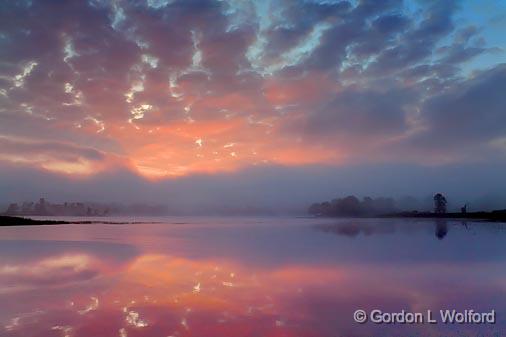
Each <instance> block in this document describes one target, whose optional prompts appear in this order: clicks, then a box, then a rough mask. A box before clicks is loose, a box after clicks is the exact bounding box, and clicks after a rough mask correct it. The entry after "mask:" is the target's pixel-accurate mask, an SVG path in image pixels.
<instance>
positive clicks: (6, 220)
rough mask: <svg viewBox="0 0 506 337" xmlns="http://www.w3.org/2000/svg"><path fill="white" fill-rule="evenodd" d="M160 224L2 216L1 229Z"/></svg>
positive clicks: (0, 218) (0, 217) (0, 219)
mask: <svg viewBox="0 0 506 337" xmlns="http://www.w3.org/2000/svg"><path fill="white" fill-rule="evenodd" d="M150 223H158V222H145V221H144V222H135V221H134V222H117V221H63V220H34V219H30V218H23V217H20V216H9V215H0V227H12V226H57V225H93V224H104V225H134V224H150Z"/></svg>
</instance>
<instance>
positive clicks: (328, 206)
mask: <svg viewBox="0 0 506 337" xmlns="http://www.w3.org/2000/svg"><path fill="white" fill-rule="evenodd" d="M308 212H309V214H311V215H318V216H329V217H334V216H373V215H380V214H388V213H394V212H396V207H395V201H394V199H392V198H383V197H381V198H375V199H373V198H370V197H364V198H363V199H362V200H359V199H358V198H357V197H355V196H353V195H350V196H347V197H344V198H337V199H333V200H331V201H325V202H322V203H314V204H312V205H311V206H310V207H309V209H308Z"/></svg>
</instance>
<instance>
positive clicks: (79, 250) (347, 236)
mask: <svg viewBox="0 0 506 337" xmlns="http://www.w3.org/2000/svg"><path fill="white" fill-rule="evenodd" d="M78 220H83V219H78ZM85 220H89V219H88V218H87V219H85ZM97 220H100V219H97ZM107 221H128V222H132V221H147V222H156V223H142V224H127V225H111V224H109V225H107V224H87V225H62V226H35V227H3V228H1V227H0V303H1V306H0V336H9V337H14V336H19V337H31V336H33V337H52V336H58V337H63V336H68V337H70V336H74V337H91V336H97V337H101V336H104V337H106V336H118V337H125V336H145V337H151V336H153V337H155V336H160V337H168V336H172V337H183V336H206V337H213V336H216V337H218V336H220V337H227V336H230V337H241V336H267V337H269V336H272V337H274V336H279V337H281V336H307V337H309V336H329V337H330V336H332V337H335V336H357V337H362V336H363V337H371V336H380V337H381V336H402V337H406V336H502V335H503V334H502V333H503V331H506V322H505V317H506V268H505V267H506V245H505V243H506V235H505V232H504V228H505V227H504V226H505V225H503V224H498V223H486V222H467V223H462V222H458V221H445V222H441V221H439V222H435V221H432V220H422V221H421V220H417V221H412V220H405V219H399V220H387V219H360V220H357V219H339V220H336V219H302V218H253V217H248V218H208V217H196V218H188V217H185V218H149V219H147V218H142V219H141V218H136V219H133V218H128V219H110V218H108V219H107ZM446 308H448V309H457V310H465V309H473V310H475V311H490V310H492V309H493V310H495V311H496V317H497V323H496V324H493V325H491V324H488V325H476V324H454V325H445V324H441V323H439V324H417V325H406V324H404V325H402V324H401V325H399V324H398V325H378V324H374V323H370V322H369V323H366V324H358V323H356V322H354V320H353V312H354V311H355V310H357V309H364V310H366V311H370V310H373V309H379V310H382V311H384V312H399V311H401V310H407V311H412V312H422V311H426V310H429V309H430V310H434V311H438V310H440V309H446Z"/></svg>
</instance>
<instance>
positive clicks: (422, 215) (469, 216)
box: [0, 210, 506, 227]
mask: <svg viewBox="0 0 506 337" xmlns="http://www.w3.org/2000/svg"><path fill="white" fill-rule="evenodd" d="M310 217H311V216H310ZM312 217H316V218H335V219H339V218H356V219H370V218H379V219H402V218H405V219H433V220H461V221H466V220H475V221H490V222H506V210H500V211H493V212H470V213H444V214H436V213H430V212H399V213H392V214H379V215H374V216H365V215H362V216H360V215H359V216H324V215H317V216H312ZM148 223H157V222H145V221H144V222H115V221H96V220H95V221H86V220H84V221H65V220H34V219H30V218H24V217H21V216H7V215H0V227H11V226H56V225H71V224H73V225H92V224H105V225H131V224H148Z"/></svg>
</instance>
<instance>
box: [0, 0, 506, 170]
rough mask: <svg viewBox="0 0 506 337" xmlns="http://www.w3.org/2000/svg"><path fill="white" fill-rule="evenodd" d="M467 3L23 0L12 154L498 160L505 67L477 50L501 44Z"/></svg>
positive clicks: (18, 8)
mask: <svg viewBox="0 0 506 337" xmlns="http://www.w3.org/2000/svg"><path fill="white" fill-rule="evenodd" d="M468 11H469V9H468V8H466V6H464V5H463V4H461V3H460V2H457V1H445V2H437V1H428V2H403V1H399V0H391V1H390V0H389V1H369V0H367V1H366V0H362V1H358V2H351V1H350V2H349V1H337V2H320V1H265V2H255V1H252V2H241V3H237V2H234V1H211V0H209V1H122V2H113V3H109V2H103V1H88V2H85V1H81V2H69V3H65V4H55V3H54V2H51V1H37V2H22V1H20V2H9V3H6V4H3V5H2V11H0V32H1V33H0V44H1V46H2V48H0V50H1V51H0V59H1V62H0V135H1V136H2V142H3V144H4V146H3V147H4V149H3V157H4V158H3V161H2V163H1V164H0V165H11V164H12V163H13V162H16V163H18V164H20V163H24V165H25V166H27V167H35V168H37V169H39V168H44V169H50V170H52V171H54V172H63V173H70V172H78V173H84V172H86V173H88V174H90V173H94V172H102V171H107V170H112V171H114V170H119V171H122V170H126V171H129V172H134V173H135V174H137V173H141V174H142V175H144V176H146V177H150V178H158V179H159V178H163V177H167V176H185V175H192V174H199V173H224V172H228V173H230V172H234V171H241V170H243V169H246V168H248V167H251V166H258V165H284V166H290V167H292V166H304V165H308V164H311V165H331V166H332V165H333V166H339V165H347V164H351V163H357V162H361V163H364V162H369V163H371V164H375V163H378V162H384V161H390V162H392V163H396V162H397V163H405V162H409V163H417V164H420V163H431V164H437V163H439V164H441V163H458V162H466V161H469V160H470V158H473V157H474V158H477V157H482V158H483V159H488V160H494V158H495V157H494V153H496V152H494V151H500V149H502V148H503V145H502V144H503V140H504V138H505V137H506V135H505V132H504V130H503V129H501V128H500V126H499V125H500V123H494V122H493V121H497V120H501V118H502V115H501V114H500V112H499V111H500V108H498V107H500V106H501V105H502V104H503V100H502V97H501V95H500V94H498V93H497V92H498V91H499V90H500V88H502V87H503V86H504V84H503V83H502V75H501V74H502V73H503V72H504V71H503V67H502V66H500V65H497V64H496V63H494V62H489V63H486V64H481V63H480V65H479V66H480V67H479V68H480V69H479V70H480V71H481V72H480V71H478V69H474V67H475V66H474V65H473V63H472V62H471V61H473V62H474V61H475V60H477V58H479V59H480V60H482V57H483V56H484V55H491V54H490V53H492V52H494V51H497V50H498V48H500V47H503V46H496V45H491V44H488V43H487V42H486V41H487V36H486V34H487V31H486V29H485V28H484V27H482V26H481V25H480V22H478V21H473V20H470V21H471V22H469V20H468V21H465V20H459V15H462V14H466V13H468ZM27 18H28V19H27ZM480 62H482V61H480ZM496 88H498V89H496ZM476 111H479V113H477V112H476ZM478 116H479V117H478ZM456 120H457V121H459V122H458V125H457V126H456V125H455V121H456ZM467 121H469V122H467ZM471 121H472V123H475V125H477V126H478V127H471V126H470V125H471V124H472V123H471ZM450 127H451V128H452V130H449V131H447V130H445V128H450ZM487 133H488V134H489V135H487ZM197 140H201V142H199V143H198V144H200V145H201V146H199V145H196V144H197V143H196V141H197ZM438 142H441V143H443V145H437V146H436V144H437V143H438ZM228 144H235V145H234V147H233V148H230V147H227V145H228ZM459 144H465V145H466V148H465V149H464V150H462V149H461V148H459ZM490 144H492V145H490ZM436 147H437V151H436V150H435V149H436ZM484 149H487V150H486V151H485V150H484ZM493 149H495V150H493ZM465 151H468V155H463V154H462V153H463V152H465ZM7 157H8V158H7ZM441 158H445V160H442V159H441ZM14 159H15V160H14Z"/></svg>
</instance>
